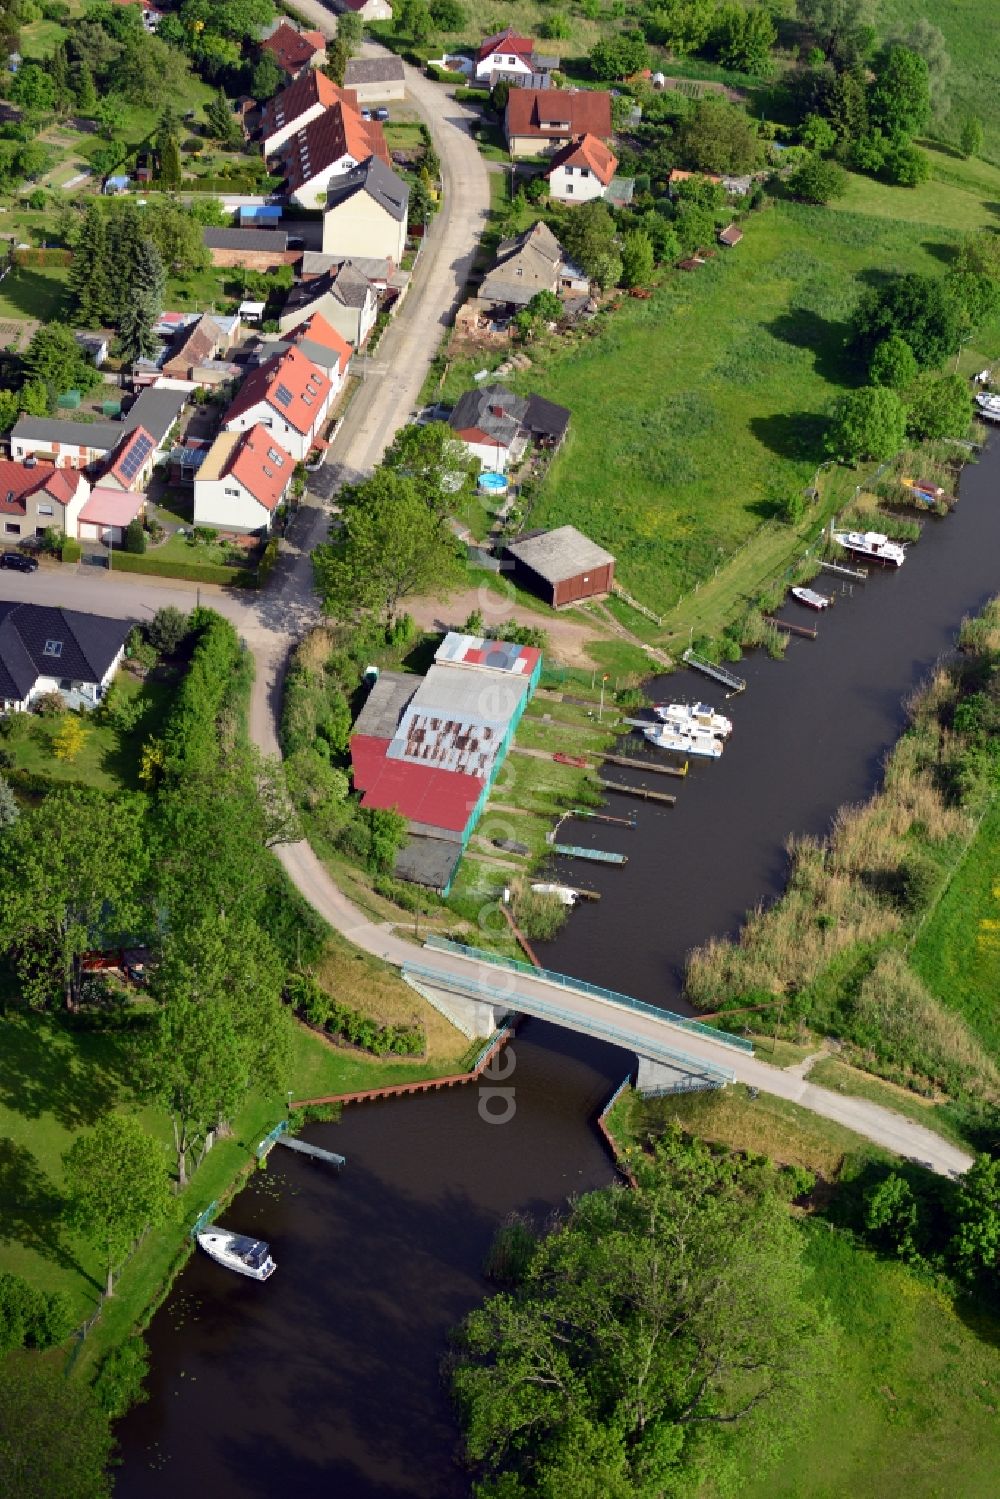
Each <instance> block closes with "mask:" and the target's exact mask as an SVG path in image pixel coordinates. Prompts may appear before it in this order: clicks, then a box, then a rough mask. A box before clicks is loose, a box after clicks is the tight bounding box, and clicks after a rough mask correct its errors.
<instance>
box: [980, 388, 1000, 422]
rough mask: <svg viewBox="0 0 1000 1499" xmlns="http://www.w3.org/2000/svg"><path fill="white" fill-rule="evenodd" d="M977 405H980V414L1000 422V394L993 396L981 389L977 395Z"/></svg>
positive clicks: (992, 420) (991, 420)
mask: <svg viewBox="0 0 1000 1499" xmlns="http://www.w3.org/2000/svg"><path fill="white" fill-rule="evenodd" d="M976 405H977V406H978V407H979V414H980V416H984V417H985V418H986V420H987V421H990V422H1000V396H991V395H987V394H986V393H985V392H984V391H980V393H979V394H978V395H977V396H976Z"/></svg>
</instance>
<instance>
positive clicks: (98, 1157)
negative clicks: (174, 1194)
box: [63, 1114, 170, 1296]
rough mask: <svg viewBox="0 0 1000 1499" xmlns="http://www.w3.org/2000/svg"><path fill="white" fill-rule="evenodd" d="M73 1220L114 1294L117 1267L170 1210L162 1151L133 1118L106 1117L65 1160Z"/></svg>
mask: <svg viewBox="0 0 1000 1499" xmlns="http://www.w3.org/2000/svg"><path fill="white" fill-rule="evenodd" d="M63 1166H64V1174H65V1182H66V1194H67V1197H68V1207H69V1219H70V1222H71V1223H72V1224H73V1226H74V1227H75V1228H77V1229H78V1230H79V1231H80V1232H81V1233H82V1234H83V1235H84V1236H85V1237H86V1238H88V1239H90V1240H91V1242H92V1243H93V1244H94V1245H95V1247H97V1248H99V1249H100V1251H101V1253H102V1255H103V1257H104V1264H105V1267H106V1270H107V1295H109V1296H110V1295H112V1294H113V1292H114V1273H115V1266H116V1265H117V1264H118V1263H119V1262H120V1261H121V1260H122V1258H123V1257H124V1256H125V1255H126V1254H127V1253H128V1250H129V1249H130V1247H131V1246H132V1244H134V1243H135V1240H136V1239H137V1238H138V1237H139V1235H140V1234H141V1233H142V1231H143V1229H145V1228H146V1227H147V1225H149V1224H155V1223H160V1222H162V1221H163V1219H164V1218H165V1217H166V1216H167V1212H168V1209H169V1207H170V1183H169V1181H168V1179H167V1162H166V1157H165V1155H164V1147H163V1146H162V1145H161V1144H160V1143H159V1142H158V1141H157V1140H153V1139H151V1138H150V1136H149V1135H147V1134H146V1132H145V1130H144V1129H143V1128H142V1125H141V1124H140V1123H139V1121H138V1120H137V1119H136V1118H134V1116H132V1115H130V1114H105V1116H104V1118H103V1119H101V1120H100V1121H99V1122H98V1123H97V1125H96V1126H95V1127H94V1129H93V1130H91V1131H90V1133H89V1134H86V1135H81V1136H80V1138H79V1139H78V1140H75V1141H74V1142H73V1144H72V1145H71V1147H70V1149H69V1150H68V1151H67V1152H66V1154H65V1155H64V1156H63Z"/></svg>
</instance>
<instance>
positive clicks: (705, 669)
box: [681, 650, 747, 693]
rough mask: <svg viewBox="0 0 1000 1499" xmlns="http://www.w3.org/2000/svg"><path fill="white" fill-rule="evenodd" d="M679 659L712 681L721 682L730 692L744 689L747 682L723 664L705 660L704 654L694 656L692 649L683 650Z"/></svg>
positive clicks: (743, 690)
mask: <svg viewBox="0 0 1000 1499" xmlns="http://www.w3.org/2000/svg"><path fill="white" fill-rule="evenodd" d="M681 660H682V661H683V662H684V664H685V666H690V667H691V668H692V669H693V670H694V671H700V672H701V673H702V674H703V675H704V676H706V677H711V678H712V680H713V681H714V682H721V683H722V685H723V687H726V688H728V689H729V692H730V693H737V692H745V691H746V686H747V684H746V682H745V681H744V679H743V678H742V677H738V676H737V675H736V673H735V672H733V671H727V670H726V668H725V667H724V666H716V664H715V662H714V661H706V660H705V658H704V656H696V655H695V653H694V651H692V650H687V651H685V652H684V654H683V656H682V657H681Z"/></svg>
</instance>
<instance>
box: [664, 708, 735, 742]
mask: <svg viewBox="0 0 1000 1499" xmlns="http://www.w3.org/2000/svg"><path fill="white" fill-rule="evenodd" d="M653 712H654V713H655V714H656V716H657V718H659V719H662V721H663V722H664V723H665V724H668V725H669V726H670V728H672V729H680V730H681V732H682V733H688V732H690V733H697V732H701V733H705V734H714V735H715V737H716V738H717V739H728V738H729V736H730V734H731V733H732V732H733V721H732V719H731V718H727V717H726V716H725V714H724V713H716V712H715V709H714V708H712V707H711V706H710V705H709V704H708V703H657V705H656V706H655V708H654V709H653Z"/></svg>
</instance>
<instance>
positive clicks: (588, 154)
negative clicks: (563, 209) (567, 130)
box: [545, 135, 618, 203]
mask: <svg viewBox="0 0 1000 1499" xmlns="http://www.w3.org/2000/svg"><path fill="white" fill-rule="evenodd" d="M617 166H618V158H617V156H615V154H614V152H613V151H611V150H609V149H608V147H607V146H606V145H605V144H604V142H603V141H600V140H598V139H597V136H596V135H580V136H577V138H576V139H575V140H571V141H570V143H569V145H568V146H564V147H563V148H562V150H561V151H557V152H556V154H555V156H553V158H552V165H551V166H550V167H549V169H548V171H547V172H546V174H545V175H546V177H548V179H549V193H550V194H551V196H552V197H553V198H558V199H559V200H560V201H561V202H563V203H587V202H589V200H590V199H591V198H603V197H604V194H605V193H606V192H607V190H608V188H609V187H610V186H611V183H612V180H613V178H614V175H615V171H616V169H617Z"/></svg>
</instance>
